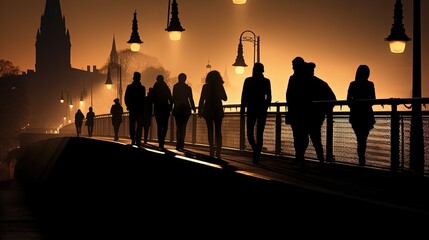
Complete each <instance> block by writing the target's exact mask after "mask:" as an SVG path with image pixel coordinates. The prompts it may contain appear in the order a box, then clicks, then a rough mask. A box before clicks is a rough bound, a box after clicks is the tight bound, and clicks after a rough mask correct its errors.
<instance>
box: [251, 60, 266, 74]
mask: <svg viewBox="0 0 429 240" xmlns="http://www.w3.org/2000/svg"><path fill="white" fill-rule="evenodd" d="M263 72H264V64H262V63H260V62H257V63H255V65H253V72H252V75H253V76H255V75H261V74H262V73H263Z"/></svg>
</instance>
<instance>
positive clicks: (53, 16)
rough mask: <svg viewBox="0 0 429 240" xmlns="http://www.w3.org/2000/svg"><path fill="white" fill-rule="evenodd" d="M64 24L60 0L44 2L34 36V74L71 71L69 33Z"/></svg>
mask: <svg viewBox="0 0 429 240" xmlns="http://www.w3.org/2000/svg"><path fill="white" fill-rule="evenodd" d="M65 22H66V21H65V17H63V15H62V13H61V6H60V0H46V5H45V12H44V14H43V15H42V17H41V23H40V28H39V29H38V30H37V36H36V72H39V73H46V72H51V73H52V72H64V71H69V70H70V69H71V64H70V52H71V42H70V33H69V30H68V29H66V23H65Z"/></svg>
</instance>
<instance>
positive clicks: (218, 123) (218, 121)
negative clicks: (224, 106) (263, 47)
mask: <svg viewBox="0 0 429 240" xmlns="http://www.w3.org/2000/svg"><path fill="white" fill-rule="evenodd" d="M222 120H223V118H218V119H215V140H216V148H217V149H216V157H217V158H220V152H221V150H222Z"/></svg>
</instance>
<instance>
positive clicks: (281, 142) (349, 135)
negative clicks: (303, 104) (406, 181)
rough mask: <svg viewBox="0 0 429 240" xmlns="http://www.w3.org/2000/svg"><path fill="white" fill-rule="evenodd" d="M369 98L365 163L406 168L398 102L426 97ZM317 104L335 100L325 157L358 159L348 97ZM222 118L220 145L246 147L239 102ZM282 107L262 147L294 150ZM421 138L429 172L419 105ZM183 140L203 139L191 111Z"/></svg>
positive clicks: (405, 133)
mask: <svg viewBox="0 0 429 240" xmlns="http://www.w3.org/2000/svg"><path fill="white" fill-rule="evenodd" d="M362 101H364V102H367V103H371V104H373V106H374V109H376V108H381V109H383V110H380V111H374V113H375V117H376V124H375V125H374V129H372V130H371V132H370V134H369V137H368V141H367V151H366V158H367V161H366V162H367V164H366V165H367V166H371V167H378V168H386V169H392V170H399V171H401V170H408V169H409V164H410V160H409V158H410V147H409V143H410V125H411V117H412V115H411V114H412V112H411V111H407V110H404V111H398V107H401V106H407V105H411V104H423V105H424V106H425V105H426V104H427V103H429V98H421V99H393V98H392V99H377V100H362ZM315 103H316V104H329V105H334V106H335V108H334V111H333V113H332V115H331V114H329V115H328V116H327V118H326V120H325V122H324V124H323V126H322V139H323V146H324V149H325V155H326V159H327V161H332V162H341V163H346V164H355V165H357V164H358V159H357V150H356V147H357V143H356V137H355V134H354V132H353V129H352V128H351V125H350V123H349V121H348V119H349V111H347V110H348V105H347V103H348V102H347V101H323V102H315ZM224 110H225V118H224V120H223V124H222V140H223V148H230V149H236V150H240V151H247V150H251V148H250V145H249V144H248V142H247V136H246V126H245V122H244V121H243V120H242V119H241V118H240V105H239V104H225V105H224ZM286 112H287V103H285V102H276V103H272V104H271V105H270V108H269V112H268V118H267V123H266V127H265V132H264V147H263V152H264V153H269V154H273V155H276V156H291V157H293V156H294V153H295V151H294V147H293V135H292V129H291V126H290V125H286V124H285V121H284V116H285V113H286ZM421 113H422V119H423V129H422V131H423V138H424V161H425V162H424V169H425V173H428V172H429V147H428V143H429V112H428V111H422V112H421ZM173 118H174V117H173V116H171V117H170V125H169V126H170V127H169V129H168V133H167V138H166V142H170V143H174V142H175V137H176V136H175V129H176V126H175V121H174V119H173ZM156 127H157V126H156V121H155V120H154V118H152V126H151V130H150V133H149V139H150V141H157V137H156ZM128 129H129V123H128V113H125V114H124V117H123V122H122V124H121V127H120V131H119V135H120V137H123V138H127V137H129V135H128ZM59 132H60V133H61V134H70V135H74V134H76V130H75V126H74V124H69V125H66V126H64V127H63V128H61V129H60V131H59ZM82 135H86V128H85V127H83V128H82ZM93 135H94V136H105V137H106V136H107V137H109V136H110V137H112V139H113V136H114V133H113V126H112V123H111V115H110V114H103V115H98V116H96V118H95V125H94V132H93ZM185 142H186V144H191V145H208V141H207V127H206V123H205V120H204V119H202V118H199V117H198V116H197V115H196V114H192V115H191V118H190V119H189V122H188V125H187V133H186V138H185ZM306 158H308V159H317V157H316V153H315V151H314V148H313V147H312V145H311V143H310V145H309V147H308V149H307V152H306Z"/></svg>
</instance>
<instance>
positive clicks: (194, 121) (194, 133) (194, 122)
mask: <svg viewBox="0 0 429 240" xmlns="http://www.w3.org/2000/svg"><path fill="white" fill-rule="evenodd" d="M196 142H197V115H196V114H192V144H194V145H195V143H196Z"/></svg>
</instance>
